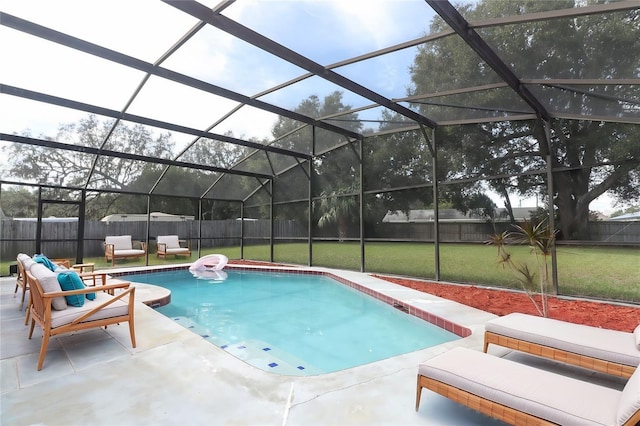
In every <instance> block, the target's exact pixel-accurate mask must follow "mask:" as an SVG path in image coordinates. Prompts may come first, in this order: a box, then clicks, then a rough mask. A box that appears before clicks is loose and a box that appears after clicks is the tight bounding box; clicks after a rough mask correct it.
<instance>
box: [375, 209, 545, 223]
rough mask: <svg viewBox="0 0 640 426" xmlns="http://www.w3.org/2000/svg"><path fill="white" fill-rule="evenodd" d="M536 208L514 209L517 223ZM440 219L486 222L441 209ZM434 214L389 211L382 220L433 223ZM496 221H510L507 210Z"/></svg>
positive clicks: (413, 211) (500, 213)
mask: <svg viewBox="0 0 640 426" xmlns="http://www.w3.org/2000/svg"><path fill="white" fill-rule="evenodd" d="M535 210H536V207H514V208H513V216H514V218H515V220H516V221H525V220H529V219H530V218H531V212H533V211H535ZM438 217H439V219H440V221H441V222H484V221H486V219H485V218H484V217H477V216H472V215H470V214H469V213H467V214H464V213H462V212H461V211H459V210H456V209H440V210H439V211H438ZM433 220H434V212H433V209H423V210H409V215H407V214H406V213H405V212H403V211H398V210H396V211H391V210H390V211H388V212H387V214H386V215H385V216H384V218H383V219H382V222H383V223H419V222H433ZM496 220H497V221H506V220H509V216H508V214H507V209H504V208H499V209H496Z"/></svg>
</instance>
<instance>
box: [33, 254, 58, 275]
mask: <svg viewBox="0 0 640 426" xmlns="http://www.w3.org/2000/svg"><path fill="white" fill-rule="evenodd" d="M33 260H35V261H36V262H38V263H42V264H43V265H44V266H46V267H47V268H49V269H50V270H51V271H55V270H56V268H57V265H56V264H55V263H53V262H52V261H51V260H50V259H49V258H48V257H47V256H45V255H44V254H36V255H34V256H33Z"/></svg>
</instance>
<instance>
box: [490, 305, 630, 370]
mask: <svg viewBox="0 0 640 426" xmlns="http://www.w3.org/2000/svg"><path fill="white" fill-rule="evenodd" d="M491 343H492V344H495V345H499V346H504V347H506V348H509V349H514V350H518V351H521V352H527V353H529V354H532V355H538V356H541V357H544V358H551V359H553V360H556V361H560V362H565V363H567V364H572V365H577V366H579V367H584V368H588V369H590V370H595V371H599V372H602V373H608V374H612V375H615V376H620V377H625V378H628V377H631V375H632V374H633V372H634V371H635V370H636V367H637V366H638V364H640V325H639V326H638V327H637V328H636V329H635V331H634V332H633V333H625V332H622V331H616V330H607V329H602V328H597V327H590V326H586V325H581V324H572V323H569V322H565V321H559V320H554V319H551V318H543V317H538V316H534V315H526V314H520V313H513V314H509V315H505V316H503V317H499V318H496V319H493V320H491V321H488V322H487V324H486V327H485V334H484V352H487V349H488V348H489V344H491Z"/></svg>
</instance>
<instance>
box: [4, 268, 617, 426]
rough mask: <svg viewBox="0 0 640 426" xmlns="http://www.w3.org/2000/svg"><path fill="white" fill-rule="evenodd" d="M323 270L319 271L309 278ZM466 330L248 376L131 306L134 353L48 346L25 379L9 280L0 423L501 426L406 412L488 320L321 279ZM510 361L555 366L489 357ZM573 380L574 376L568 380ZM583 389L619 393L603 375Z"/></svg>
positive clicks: (112, 343) (80, 341)
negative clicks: (412, 345) (391, 351)
mask: <svg viewBox="0 0 640 426" xmlns="http://www.w3.org/2000/svg"><path fill="white" fill-rule="evenodd" d="M312 269H316V270H323V269H322V268H312ZM331 272H332V273H333V274H335V275H339V276H342V277H344V278H345V279H348V280H351V281H353V282H357V283H359V284H362V285H365V286H370V287H373V288H376V289H377V290H378V291H381V292H383V293H387V294H389V295H392V296H393V297H394V298H396V299H399V300H402V301H406V302H407V303H412V304H417V305H421V306H423V307H424V305H425V304H428V305H429V311H430V312H432V313H434V314H436V315H439V316H442V317H444V318H446V319H448V320H450V321H453V322H456V323H458V324H460V325H462V326H465V327H468V328H470V329H471V330H472V331H473V333H472V335H471V336H470V337H467V338H464V339H460V340H457V341H455V342H449V343H445V344H442V345H438V346H435V347H432V348H428V349H424V350H421V351H417V352H412V353H409V354H405V355H402V356H397V357H393V358H389V359H386V360H383V361H379V362H375V363H371V364H367V365H363V366H360V367H356V368H351V369H348V370H343V371H339V372H335V373H330V374H324V375H320V376H312V377H291V376H281V375H276V374H273V373H269V372H265V371H262V370H259V369H257V368H255V367H253V366H251V365H248V364H246V363H245V362H243V361H242V360H240V359H238V358H235V357H234V356H232V355H230V354H229V353H227V352H225V351H224V350H222V349H220V348H218V347H216V346H214V345H212V344H211V343H209V342H207V341H205V340H204V339H203V338H202V337H200V336H199V335H197V334H194V333H192V332H191V331H189V330H187V329H185V328H182V327H181V326H180V325H178V324H176V323H175V322H174V321H172V320H171V319H169V318H167V317H165V316H163V315H162V314H160V313H158V312H156V311H155V310H153V309H152V308H150V307H148V306H146V305H144V304H143V303H137V306H136V312H135V316H136V317H135V326H136V340H137V348H135V349H134V348H131V342H130V340H129V333H128V327H127V325H126V324H122V325H119V326H110V327H108V328H107V329H106V330H104V329H94V330H87V331H85V332H81V333H75V334H69V335H63V336H61V337H58V338H55V339H52V341H51V343H50V345H49V349H48V352H47V356H46V358H45V362H44V367H43V369H42V370H41V371H37V370H36V364H37V359H38V353H39V350H40V341H41V336H42V334H41V331H40V330H39V329H38V328H37V327H36V331H35V332H34V338H33V339H32V340H29V339H28V338H27V336H28V327H26V326H25V325H24V311H22V310H19V309H18V305H19V303H20V298H19V296H18V297H14V293H13V290H14V283H15V278H0V334H1V339H0V340H1V341H0V357H1V361H0V376H1V383H0V386H1V387H0V391H1V394H0V412H1V414H0V424H2V425H3V426H9V425H26V424H46V425H57V424H60V425H87V424H91V425H205V424H206V425H211V424H216V425H217V424H220V425H282V426H285V425H291V426H293V425H305V426H307V425H364V424H366V425H501V424H502V423H501V422H498V421H496V420H493V419H490V418H488V417H486V416H484V415H481V414H479V413H476V412H475V411H473V410H470V409H468V408H466V407H463V406H461V405H458V404H456V403H454V402H451V401H450V400H448V399H446V398H444V397H441V396H439V395H437V394H434V393H432V392H430V391H428V390H425V391H423V393H422V403H421V405H420V410H419V411H418V412H416V411H414V404H415V387H416V373H417V368H418V364H419V363H420V362H422V361H424V360H426V359H429V358H430V357H432V356H434V355H436V354H439V353H442V352H444V351H447V350H449V349H450V348H452V347H454V346H466V347H470V348H474V349H478V350H481V348H482V338H483V336H482V333H483V331H484V324H485V323H486V321H488V320H489V319H491V318H494V317H495V316H494V315H492V314H489V313H486V312H483V311H479V310H477V309H473V308H469V307H466V306H464V305H460V304H458V303H456V302H451V301H448V300H444V299H441V298H438V297H435V296H431V295H429V294H426V293H422V292H418V291H415V290H411V289H407V288H404V287H401V286H398V285H395V284H392V283H388V282H386V281H382V280H379V279H376V278H373V277H371V276H369V275H367V274H361V273H357V272H350V271H336V270H331ZM492 353H493V354H496V355H500V356H505V355H506V356H509V357H512V358H514V359H515V360H517V361H522V362H528V363H536V364H543V365H542V366H543V367H544V368H548V369H558V368H562V369H565V370H566V368H565V367H564V366H558V365H557V364H556V363H551V362H548V361H541V360H538V359H533V358H531V357H527V356H524V355H520V354H513V353H510V352H508V351H504V350H500V349H497V350H496V349H493V352H492ZM567 371H570V372H572V371H574V370H567ZM575 375H578V376H582V378H584V379H585V380H589V381H600V382H602V383H603V384H610V385H611V386H613V387H616V388H621V386H622V385H623V383H621V382H620V381H617V380H616V379H612V378H610V377H608V376H605V375H599V374H596V373H591V372H584V371H578V370H575Z"/></svg>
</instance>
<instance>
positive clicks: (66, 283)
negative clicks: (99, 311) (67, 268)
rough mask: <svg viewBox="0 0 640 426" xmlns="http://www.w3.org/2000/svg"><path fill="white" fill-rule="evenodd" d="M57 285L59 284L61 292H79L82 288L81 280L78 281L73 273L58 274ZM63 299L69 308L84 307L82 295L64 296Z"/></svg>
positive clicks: (76, 275) (78, 278)
mask: <svg viewBox="0 0 640 426" xmlns="http://www.w3.org/2000/svg"><path fill="white" fill-rule="evenodd" d="M58 283H60V287H62V290H65V291H69V290H80V289H81V288H84V283H83V282H82V279H80V276H79V275H78V274H77V273H75V272H60V273H59V274H58ZM94 297H95V294H94ZM64 298H65V299H66V300H67V304H68V305H70V306H76V307H80V306H83V305H84V295H83V294H72V295H71V296H65V297H64Z"/></svg>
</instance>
